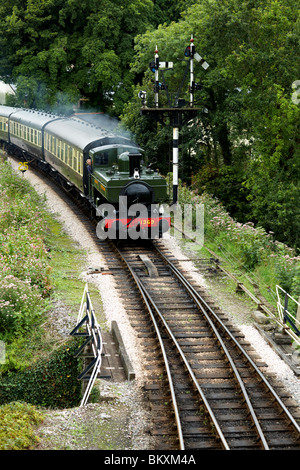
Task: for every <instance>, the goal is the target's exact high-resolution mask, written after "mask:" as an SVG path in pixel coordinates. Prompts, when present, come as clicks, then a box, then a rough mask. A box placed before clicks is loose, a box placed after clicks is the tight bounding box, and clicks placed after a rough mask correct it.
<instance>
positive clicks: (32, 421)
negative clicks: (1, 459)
mask: <svg viewBox="0 0 300 470" xmlns="http://www.w3.org/2000/svg"><path fill="white" fill-rule="evenodd" d="M43 420H44V416H43V414H42V413H41V412H40V411H39V410H37V409H36V407H35V406H32V405H29V404H27V403H21V402H12V403H9V404H7V405H3V406H0V450H25V449H32V448H33V446H34V445H35V444H36V443H37V442H38V438H37V436H36V435H35V433H34V428H35V426H37V425H39V424H40V423H42V422H43Z"/></svg>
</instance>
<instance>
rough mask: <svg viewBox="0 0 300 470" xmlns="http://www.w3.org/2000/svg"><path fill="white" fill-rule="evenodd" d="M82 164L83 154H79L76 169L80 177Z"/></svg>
mask: <svg viewBox="0 0 300 470" xmlns="http://www.w3.org/2000/svg"><path fill="white" fill-rule="evenodd" d="M82 162H83V154H82V153H80V154H79V169H78V171H79V173H80V174H81V175H82V173H83V172H82Z"/></svg>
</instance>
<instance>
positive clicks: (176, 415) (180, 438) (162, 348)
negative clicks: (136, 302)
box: [113, 245, 185, 450]
mask: <svg viewBox="0 0 300 470" xmlns="http://www.w3.org/2000/svg"><path fill="white" fill-rule="evenodd" d="M113 247H114V249H115V250H116V251H117V253H118V254H119V256H120V258H121V259H122V261H123V262H124V263H125V264H126V266H127V268H128V270H129V272H130V274H131V275H132V277H133V279H134V281H135V283H136V285H137V287H138V289H139V290H140V292H141V295H142V298H143V300H144V303H145V305H146V307H147V310H148V312H149V315H150V317H151V320H152V323H153V326H154V328H155V332H156V335H157V338H158V340H159V344H160V348H161V351H162V354H163V359H164V363H165V367H166V372H167V376H168V381H169V387H170V392H171V397H172V404H173V409H174V413H175V420H176V426H177V433H178V440H179V447H180V450H185V445H184V439H183V432H182V426H181V421H180V414H179V410H178V406H177V400H176V394H175V389H174V384H173V379H172V374H171V370H170V367H169V362H168V358H167V354H166V351H165V347H164V343H163V340H162V337H161V334H160V331H159V328H158V325H157V322H156V319H155V317H154V315H153V312H152V309H151V306H150V304H149V302H148V300H147V295H146V294H145V292H144V289H143V286H142V285H141V282H140V279H139V278H138V277H137V275H136V274H135V272H134V271H133V269H132V268H131V266H130V264H129V263H128V261H127V260H126V258H125V257H124V256H123V255H122V253H121V252H120V250H119V249H118V248H117V247H116V246H115V245H114V246H113Z"/></svg>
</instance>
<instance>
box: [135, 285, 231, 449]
mask: <svg viewBox="0 0 300 470" xmlns="http://www.w3.org/2000/svg"><path fill="white" fill-rule="evenodd" d="M140 282H141V281H140ZM141 287H142V289H143V291H144V292H145V295H147V297H148V298H149V301H150V302H151V304H152V306H153V308H154V309H155V311H156V313H157V315H158V316H159V318H160V320H161V321H162V323H163V325H164V327H165V329H166V331H167V333H168V335H169V336H170V338H171V339H172V341H173V343H174V345H175V346H176V348H177V351H178V352H179V354H180V356H181V358H182V360H183V362H184V364H185V366H186V368H187V371H188V373H189V375H190V377H191V379H192V381H193V383H194V385H195V387H196V388H197V390H198V393H199V395H200V397H201V399H202V401H203V403H204V406H205V407H206V409H207V411H208V413H209V416H210V418H211V420H212V422H213V424H214V426H215V429H216V431H217V434H218V436H219V438H220V440H221V443H222V446H223V448H224V449H225V450H230V447H229V444H228V443H227V441H226V438H225V436H224V434H223V431H222V430H221V428H220V425H219V423H218V421H217V419H216V417H215V414H214V412H213V410H212V409H211V407H210V405H209V403H208V401H207V399H206V396H205V394H204V392H203V390H202V388H201V387H200V385H199V383H198V381H197V379H196V377H195V374H194V372H193V370H192V368H191V366H190V364H189V362H188V361H187V359H186V357H185V354H184V352H183V351H182V349H181V347H180V345H179V343H178V342H177V340H176V338H175V336H174V335H173V333H172V331H171V329H170V327H169V325H168V324H167V322H166V320H165V318H164V316H163V314H162V313H161V312H160V310H159V309H158V308H157V306H156V305H155V302H154V301H153V299H152V298H151V295H150V294H149V293H148V291H147V290H146V289H145V286H144V285H143V284H142V283H141Z"/></svg>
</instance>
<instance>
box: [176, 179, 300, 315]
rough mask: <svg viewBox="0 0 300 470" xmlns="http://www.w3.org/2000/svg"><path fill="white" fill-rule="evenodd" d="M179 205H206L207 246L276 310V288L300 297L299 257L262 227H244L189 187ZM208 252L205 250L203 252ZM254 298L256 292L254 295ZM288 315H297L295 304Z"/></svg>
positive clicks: (182, 190) (248, 224) (216, 203)
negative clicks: (254, 286) (256, 287)
mask: <svg viewBox="0 0 300 470" xmlns="http://www.w3.org/2000/svg"><path fill="white" fill-rule="evenodd" d="M179 203H180V204H181V205H183V204H191V205H192V206H193V207H195V208H196V207H197V205H198V204H203V205H204V207H205V217H204V243H205V247H209V248H211V249H212V250H213V251H214V252H215V253H217V256H220V258H221V259H222V265H223V266H224V264H225V266H226V268H227V269H228V270H229V271H230V272H234V273H236V276H237V277H238V279H239V281H241V282H244V283H245V284H246V285H247V287H248V288H249V289H250V290H251V291H252V292H253V285H254V284H256V285H257V286H259V291H260V293H262V294H263V295H264V296H265V298H267V299H268V300H269V301H270V302H271V304H273V306H274V307H275V306H276V303H277V295H276V285H279V286H280V287H281V288H282V289H284V290H286V291H287V292H289V294H290V295H291V296H292V297H293V298H294V299H296V300H297V299H298V298H299V297H300V256H297V255H296V253H295V250H293V249H292V248H290V247H288V246H287V245H285V244H284V243H281V242H279V241H277V240H275V239H274V236H273V235H274V234H272V233H267V232H266V231H265V230H264V229H263V228H262V227H255V226H254V224H253V223H252V222H246V223H245V224H242V223H240V222H237V221H236V220H234V219H233V218H232V217H231V216H230V214H229V213H228V212H227V211H226V209H225V208H224V206H223V205H222V204H221V203H220V201H218V200H217V199H216V198H213V197H211V196H210V195H209V194H207V193H205V192H204V193H202V194H197V192H193V191H190V189H188V188H187V187H186V186H184V185H183V186H180V190H179ZM204 251H205V249H204ZM253 293H254V294H255V291H254V292H253ZM289 311H290V312H292V313H293V314H294V315H296V312H297V310H296V304H295V303H291V302H290V304H289Z"/></svg>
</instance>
